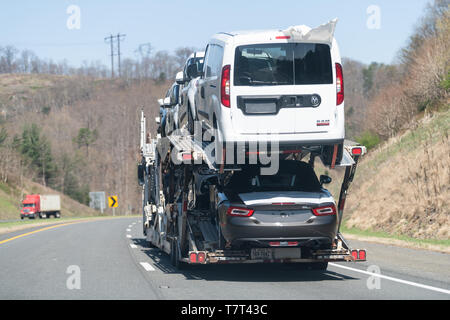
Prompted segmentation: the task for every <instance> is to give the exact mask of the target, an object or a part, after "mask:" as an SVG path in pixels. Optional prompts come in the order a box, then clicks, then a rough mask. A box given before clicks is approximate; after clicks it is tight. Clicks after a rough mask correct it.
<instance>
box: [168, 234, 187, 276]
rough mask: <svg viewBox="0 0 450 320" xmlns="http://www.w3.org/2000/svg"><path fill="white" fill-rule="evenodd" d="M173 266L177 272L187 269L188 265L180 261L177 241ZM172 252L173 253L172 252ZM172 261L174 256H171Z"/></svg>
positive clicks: (175, 242)
mask: <svg viewBox="0 0 450 320" xmlns="http://www.w3.org/2000/svg"><path fill="white" fill-rule="evenodd" d="M172 243H173V248H174V250H173V264H172V265H173V266H174V267H175V268H176V269H177V270H183V269H185V268H186V266H187V265H186V263H184V262H182V261H180V253H179V251H178V244H177V240H173V241H172ZM171 252H172V251H171ZM171 259H172V256H171Z"/></svg>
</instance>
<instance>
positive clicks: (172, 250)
mask: <svg viewBox="0 0 450 320" xmlns="http://www.w3.org/2000/svg"><path fill="white" fill-rule="evenodd" d="M176 259H177V257H176V256H175V240H172V241H170V264H171V265H173V266H174V267H176Z"/></svg>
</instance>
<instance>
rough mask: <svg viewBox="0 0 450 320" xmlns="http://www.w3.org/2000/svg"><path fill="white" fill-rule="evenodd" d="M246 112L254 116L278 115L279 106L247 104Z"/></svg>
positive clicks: (268, 103)
mask: <svg viewBox="0 0 450 320" xmlns="http://www.w3.org/2000/svg"><path fill="white" fill-rule="evenodd" d="M245 112H246V113H254V114H258V113H259V114H273V113H277V105H276V104H275V103H274V102H264V103H251V102H247V103H245Z"/></svg>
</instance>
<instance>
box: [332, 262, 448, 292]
mask: <svg viewBox="0 0 450 320" xmlns="http://www.w3.org/2000/svg"><path fill="white" fill-rule="evenodd" d="M328 264H329V265H331V266H333V267H338V268H342V269H347V270H351V271H355V272H359V273H364V274H367V275H370V276H372V277H380V278H382V279H386V280H391V281H395V282H399V283H403V284H407V285H410V286H414V287H418V288H422V289H427V290H432V291H437V292H441V293H446V294H450V290H445V289H441V288H436V287H432V286H427V285H425V284H420V283H416V282H412V281H406V280H402V279H397V278H393V277H389V276H385V275H382V274H376V273H372V272H367V271H364V270H359V269H355V268H350V267H346V266H343V265H340V264H336V263H332V262H329V263H328Z"/></svg>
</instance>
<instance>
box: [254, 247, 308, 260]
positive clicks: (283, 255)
mask: <svg viewBox="0 0 450 320" xmlns="http://www.w3.org/2000/svg"><path fill="white" fill-rule="evenodd" d="M250 256H251V259H252V260H261V259H262V260H270V259H300V258H301V249H300V248H253V249H251V252H250Z"/></svg>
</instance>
